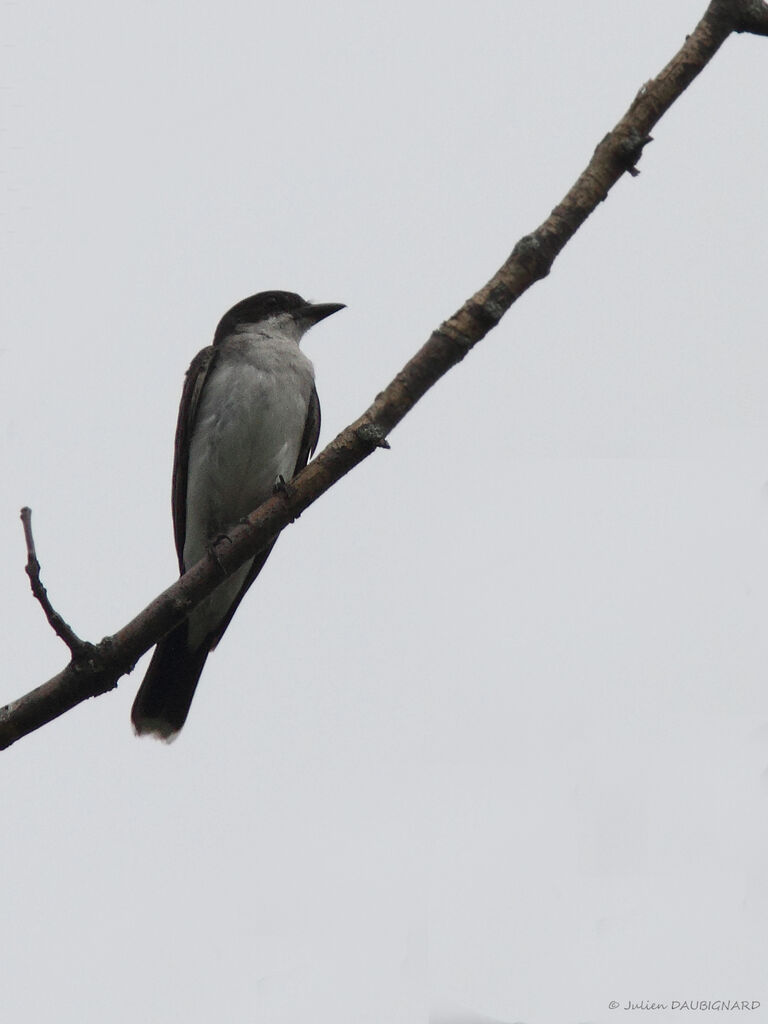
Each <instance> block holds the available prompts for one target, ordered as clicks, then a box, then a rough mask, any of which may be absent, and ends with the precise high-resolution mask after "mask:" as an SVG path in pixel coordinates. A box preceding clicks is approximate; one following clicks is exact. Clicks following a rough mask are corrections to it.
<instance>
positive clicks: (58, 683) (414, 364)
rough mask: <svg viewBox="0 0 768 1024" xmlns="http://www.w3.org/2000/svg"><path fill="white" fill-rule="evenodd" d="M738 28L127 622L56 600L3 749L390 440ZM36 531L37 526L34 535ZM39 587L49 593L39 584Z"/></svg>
mask: <svg viewBox="0 0 768 1024" xmlns="http://www.w3.org/2000/svg"><path fill="white" fill-rule="evenodd" d="M731 32H754V33H756V34H760V35H766V34H768V7H767V6H766V4H765V3H761V2H759V0H712V2H711V3H710V4H709V6H708V8H707V10H706V12H705V14H704V16H703V18H702V19H701V21H700V22H699V24H698V25H697V26H696V28H695V29H694V31H693V33H692V34H691V35H690V36H688V38H687V39H686V40H685V43H684V44H683V46H682V47H681V49H680V50H679V52H678V53H677V54H676V55H675V56H674V57H673V58H672V60H671V61H670V62H669V63H668V64H667V66H666V67H665V68H664V69H663V70H662V71H661V72H660V73H659V74H658V75H657V76H656V78H654V79H651V81H649V82H646V84H645V85H644V86H643V87H642V88H641V89H640V91H639V93H638V94H637V96H636V97H635V99H634V100H633V102H632V104H631V106H630V107H629V110H628V111H627V112H626V114H625V115H624V116H623V117H622V119H621V120H620V121H619V122H618V124H617V125H616V126H615V128H614V129H613V130H612V131H611V132H609V133H608V134H607V135H606V136H605V138H604V139H603V140H602V141H601V142H600V143H599V144H598V146H597V148H596V149H595V151H594V154H593V156H592V159H591V160H590V162H589V164H588V166H587V167H586V169H585V170H584V171H583V173H582V174H581V175H580V176H579V178H578V179H577V181H576V183H575V184H574V185H573V187H572V188H571V189H570V191H569V192H568V194H567V195H566V196H565V198H564V199H563V200H562V202H560V203H559V204H558V205H557V206H556V207H555V209H554V210H553V211H552V213H551V214H550V216H549V217H548V218H547V219H546V220H545V221H544V222H543V224H541V225H540V226H539V227H538V228H537V229H536V230H535V231H534V232H532V233H531V234H530V235H526V236H525V237H524V238H522V239H520V241H519V242H518V243H517V245H516V246H515V248H514V249H513V251H512V254H511V255H510V256H509V258H508V259H507V260H506V261H505V262H504V264H503V265H502V266H501V267H500V268H499V270H498V271H497V272H496V273H495V274H494V275H493V277H492V278H491V279H490V281H488V283H487V284H486V285H484V286H483V287H482V288H481V289H480V290H479V291H478V292H477V293H476V294H475V295H473V296H472V297H471V298H470V299H468V300H467V302H465V303H464V305H463V306H462V307H461V308H460V309H459V310H458V311H457V312H456V313H455V314H454V315H453V316H452V317H450V318H449V319H448V320H446V321H445V322H444V323H443V324H441V325H440V327H438V328H437V330H436V331H434V333H433V334H432V336H431V337H430V338H429V340H428V341H427V342H426V344H425V345H424V346H423V347H422V348H421V349H420V350H419V352H417V353H416V355H415V356H413V358H412V359H411V360H410V361H409V362H408V363H407V364H406V365H405V366H404V367H403V369H402V370H401V371H400V372H399V373H398V374H397V376H396V377H395V378H394V380H393V381H392V382H391V383H390V384H389V385H388V386H387V388H386V389H385V390H384V391H382V392H381V394H379V395H378V396H377V398H376V399H375V401H374V402H373V404H372V405H371V406H370V407H369V408H368V409H367V410H366V411H365V412H364V413H363V414H362V416H360V417H359V419H358V420H356V421H355V422H354V423H353V424H351V425H350V426H349V427H347V428H346V429H345V430H343V431H342V432H341V433H340V434H339V435H338V437H336V438H335V439H334V440H333V441H332V442H331V443H330V444H329V445H328V446H327V447H326V448H325V450H324V451H323V452H321V454H320V455H318V456H317V458H316V459H314V460H313V461H312V462H311V463H310V464H309V465H308V466H307V467H306V468H305V469H303V470H302V471H301V473H300V474H299V475H298V476H297V477H295V478H294V480H292V481H291V486H290V487H289V488H287V489H286V490H285V492H283V493H278V494H275V495H273V496H272V497H271V498H270V499H269V500H268V501H266V502H265V503H264V504H263V505H262V506H261V507H260V508H258V509H256V511H254V512H252V513H251V515H250V516H248V518H247V519H246V520H245V521H244V522H243V523H241V524H239V525H238V526H236V527H234V528H233V529H232V530H231V531H230V533H229V536H228V538H226V539H225V540H224V541H220V542H218V543H217V544H216V546H215V548H214V550H213V551H212V552H211V554H209V555H208V556H206V558H204V559H203V560H202V561H200V562H198V564H197V565H195V566H193V567H192V568H191V569H190V570H189V572H187V573H185V575H184V576H182V578H181V579H180V580H178V581H177V582H176V583H174V584H173V585H172V586H171V587H169V588H168V589H167V590H165V591H163V593H162V594H160V595H159V597H157V598H155V600H154V601H152V603H151V604H150V605H148V606H147V607H146V608H145V609H144V610H143V611H142V612H141V613H140V614H139V615H137V616H136V618H134V619H133V620H132V621H131V622H129V623H128V625H127V626H124V627H123V628H122V629H120V630H119V631H118V632H117V633H115V634H114V635H113V636H111V637H106V638H105V639H104V640H102V642H101V643H100V644H98V645H95V646H93V645H90V644H84V643H83V641H80V640H79V638H77V637H76V636H75V634H74V633H72V631H71V630H69V627H67V626H66V624H65V623H63V620H62V619H61V617H60V616H58V615H57V614H56V613H55V612H54V611H53V609H52V608H51V607H50V604H48V606H47V610H46V614H47V615H48V618H49V622H51V625H52V626H53V627H54V629H56V632H57V633H58V635H60V636H62V638H63V639H64V640H65V642H67V643H68V645H69V646H70V650H71V651H72V653H73V658H72V661H71V662H70V663H69V665H67V667H66V668H65V669H63V670H62V671H61V672H60V673H59V674H58V675H56V676H54V677H53V678H52V679H50V680H48V682H46V683H43V685H42V686H39V687H37V689H35V690H32V691H31V692H30V693H28V694H26V695H25V696H23V697H21V698H19V699H18V700H16V701H13V702H12V703H10V704H8V705H6V707H4V708H2V709H0V749H5V748H6V747H8V746H10V745H11V744H12V743H14V742H15V741H16V740H17V739H19V738H20V737H22V736H25V735H27V734H28V733H30V732H32V731H33V730H35V729H37V728H39V727H40V726H41V725H44V724H45V723H47V722H50V721H52V720H53V719H54V718H56V717H57V716H59V715H61V714H63V713H64V712H66V711H68V710H70V709H71V708H73V707H75V705H77V704H79V703H80V702H81V701H83V700H86V699H87V698H88V697H93V696H96V695H98V694H101V693H106V692H107V691H108V690H110V689H113V688H114V687H115V686H116V685H117V681H118V679H119V678H120V677H121V676H122V675H124V674H125V673H126V672H130V671H131V669H132V668H133V666H134V665H135V663H136V661H137V660H138V659H139V658H140V657H141V655H142V654H144V652H145V651H147V650H149V648H150V647H152V646H153V645H154V644H155V643H157V641H158V640H159V639H160V637H161V636H163V635H164V634H165V633H167V632H168V631H169V630H170V629H171V628H172V627H173V626H175V625H176V624H177V623H179V622H181V621H182V620H183V619H184V617H185V616H186V615H188V614H189V611H190V609H191V608H193V607H194V606H195V605H196V604H198V603H199V602H200V601H201V600H202V599H203V598H204V597H205V596H207V595H208V594H209V593H211V591H212V590H214V589H215V587H216V586H217V585H218V584H219V583H220V582H221V580H222V579H223V578H224V577H225V576H227V575H230V574H231V573H232V572H234V571H235V569H236V568H238V566H240V565H242V564H243V562H245V561H246V560H247V559H249V558H251V557H253V555H254V554H256V553H257V552H258V551H260V550H262V549H263V548H264V547H266V545H267V544H269V543H270V542H271V541H272V539H273V538H274V537H276V536H277V534H279V533H280V531H281V530H282V529H283V528H284V527H285V526H287V525H288V524H289V523H291V522H293V521H294V520H295V519H297V518H298V516H299V515H300V514H301V513H302V512H303V511H304V510H305V509H306V508H308V507H309V506H310V505H311V504H312V503H313V502H315V501H316V500H317V499H318V498H319V497H320V495H322V494H324V493H325V491H327V490H328V489H329V488H330V487H331V486H333V484H335V483H337V482H338V481H339V480H340V479H341V478H342V477H343V476H345V475H346V474H347V473H348V472H349V471H350V470H351V469H353V468H354V467H355V466H357V465H358V464H359V463H361V462H362V461H363V460H364V459H366V458H367V457H368V456H369V455H370V454H371V453H372V452H373V451H375V449H376V448H377V447H386V446H387V444H386V437H387V435H388V434H389V433H390V431H391V430H392V429H393V428H394V427H395V426H397V424H398V423H399V422H400V421H401V420H402V419H403V417H404V416H405V415H406V414H407V413H408V412H409V411H410V410H411V409H412V408H413V406H414V405H415V404H416V402H418V401H419V399H420V398H421V397H422V396H423V395H424V394H425V393H426V392H427V391H428V390H429V389H430V388H431V387H432V386H433V385H434V384H435V383H436V382H437V381H438V380H439V379H440V378H441V377H442V376H443V375H444V374H445V373H447V372H448V370H450V369H451V367H453V366H455V365H456V363H458V362H460V361H461V360H462V359H463V358H464V356H466V355H467V353H468V352H469V351H470V350H471V349H472V348H473V347H474V346H475V345H476V344H477V343H478V342H479V341H481V340H482V339H483V338H484V337H485V335H486V334H487V333H488V332H489V331H490V330H492V329H493V328H494V327H495V326H496V324H498V322H499V320H501V318H502V316H503V315H504V314H505V313H506V312H507V310H508V309H509V308H510V306H511V305H512V304H513V303H514V302H515V301H516V300H517V299H518V298H519V297H520V296H521V295H522V294H523V293H524V292H525V291H526V290H527V289H528V288H530V286H531V285H532V284H533V283H534V282H535V281H538V280H540V279H541V278H543V277H546V276H547V274H548V273H549V272H550V269H551V267H552V264H553V263H554V261H555V259H556V257H557V256H558V254H559V253H560V252H561V250H562V249H563V247H564V246H565V245H566V244H567V242H568V241H569V240H570V239H571V238H572V237H573V235H574V234H575V233H576V231H577V230H578V229H579V228H580V227H581V225H582V224H583V223H584V221H585V220H586V219H587V217H589V215H590V214H591V213H592V212H593V211H594V210H595V209H596V208H597V206H598V205H599V204H600V203H601V202H602V201H603V200H604V199H605V198H607V196H608V193H609V191H610V190H611V188H612V187H613V186H614V185H615V184H616V182H617V181H618V180H619V178H621V176H622V175H623V174H625V173H629V174H631V175H636V174H637V173H639V172H638V171H637V168H636V164H637V162H638V160H639V159H640V157H641V155H642V152H643V149H644V147H645V146H646V145H647V143H648V142H650V141H651V137H650V130H651V128H652V127H653V126H654V125H655V124H656V122H657V121H658V120H659V119H660V118H661V117H662V116H663V114H664V113H665V112H666V111H667V110H668V109H669V107H670V106H671V105H672V103H674V101H675V100H676V99H677V98H678V97H679V96H680V95H681V94H682V92H683V91H684V90H685V89H686V88H687V87H688V85H690V83H691V82H692V81H693V80H694V78H695V77H696V76H697V75H698V74H699V72H700V71H702V70H703V68H704V67H705V66H706V65H707V63H708V62H709V61H710V60H711V59H712V57H713V56H714V54H715V53H716V52H717V50H718V49H719V48H720V46H721V45H722V44H723V42H724V41H725V40H726V39H727V38H728V36H729V35H730V34H731ZM30 540H31V534H30V535H29V537H28V547H29V544H30ZM32 551H33V552H34V549H33V548H32ZM35 561H36V560H35ZM38 582H39V570H38ZM40 587H41V588H42V584H40ZM42 590H43V593H45V591H44V588H42ZM36 596H37V597H38V600H41V603H43V601H42V599H41V598H40V596H39V594H37V593H36ZM43 607H46V605H45V604H43ZM49 611H50V612H51V613H52V615H53V616H54V617H55V618H53V619H52V617H51V614H49ZM57 625H58V628H57ZM67 637H69V639H67Z"/></svg>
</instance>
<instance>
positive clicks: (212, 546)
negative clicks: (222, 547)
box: [206, 533, 232, 576]
mask: <svg viewBox="0 0 768 1024" xmlns="http://www.w3.org/2000/svg"><path fill="white" fill-rule="evenodd" d="M224 541H226V542H227V543H228V544H231V543H232V538H231V537H230V536H229V535H228V534H226V533H220V534H219V535H218V536H216V537H213V538H212V539H211V540H209V541H208V543H207V544H206V550H207V551H208V554H209V555H210V556H211V558H212V559H213V560H214V562H215V563H216V565H217V566H218V569H219V572H220V573H221V574H222V576H226V575H227V570H226V569H225V568H224V566H223V565H222V562H221V559H220V558H219V554H218V552H217V550H216V547H217V546H218V545H219V544H221V543H223V542H224Z"/></svg>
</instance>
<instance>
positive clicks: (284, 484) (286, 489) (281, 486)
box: [272, 473, 296, 498]
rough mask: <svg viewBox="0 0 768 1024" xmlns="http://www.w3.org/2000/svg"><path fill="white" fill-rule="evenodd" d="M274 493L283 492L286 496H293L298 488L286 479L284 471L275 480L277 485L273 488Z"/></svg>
mask: <svg viewBox="0 0 768 1024" xmlns="http://www.w3.org/2000/svg"><path fill="white" fill-rule="evenodd" d="M272 493H273V494H282V496H283V497H284V498H292V497H293V495H294V494H295V493H296V489H295V488H294V487H293V486H292V485H291V484H290V483H289V482H288V481H287V480H286V479H285V477H284V476H283V474H282V473H280V475H279V476H278V478H277V480H275V485H274V487H273V488H272Z"/></svg>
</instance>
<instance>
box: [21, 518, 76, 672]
mask: <svg viewBox="0 0 768 1024" xmlns="http://www.w3.org/2000/svg"><path fill="white" fill-rule="evenodd" d="M20 515H21V522H22V526H23V527H24V540H25V541H26V545H27V565H26V573H27V576H29V585H30V587H31V588H32V594H33V596H34V597H35V598H36V599H37V600H38V601H39V602H40V605H41V607H42V609H43V611H44V612H45V617H46V619H48V623H49V625H50V627H51V629H52V630H53V631H54V633H55V634H56V636H57V637H59V638H60V639H61V640H63V641H64V643H65V644H66V645H67V647H68V648H69V652H70V654H71V655H72V657H73V658H74V659H75V660H77V659H80V658H84V657H86V656H87V654H88V649H89V648H90V647H91V644H87V643H85V641H83V640H81V639H80V637H79V636H78V635H77V634H76V633H75V631H74V630H73V629H72V627H71V626H70V625H69V624H68V623H66V622H65V621H64V619H63V618H62V617H61V615H59V613H58V612H57V611H56V609H55V608H54V607H53V605H52V604H51V601H50V598H49V597H48V591H47V590H46V589H45V587H44V586H43V581H42V580H41V579H40V563H39V562H38V560H37V552H36V551H35V538H34V537H33V536H32V509H31V508H29V507H28V506H26V505H25V506H24V508H23V509H22V510H21V513H20Z"/></svg>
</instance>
